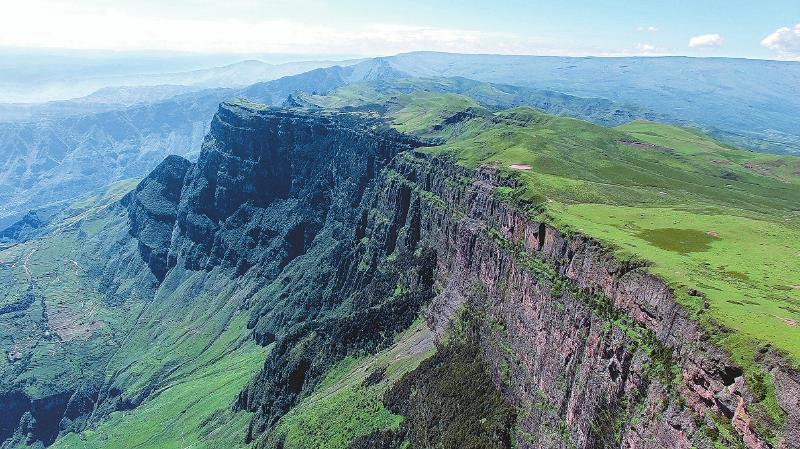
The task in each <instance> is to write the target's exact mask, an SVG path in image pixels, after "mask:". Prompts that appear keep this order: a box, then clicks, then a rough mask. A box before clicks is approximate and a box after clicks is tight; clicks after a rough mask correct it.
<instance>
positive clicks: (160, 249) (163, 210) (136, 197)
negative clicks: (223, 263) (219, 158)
mask: <svg viewBox="0 0 800 449" xmlns="http://www.w3.org/2000/svg"><path fill="white" fill-rule="evenodd" d="M190 166H191V163H190V162H189V161H188V160H186V159H184V158H182V157H180V156H169V157H167V158H166V159H164V162H162V163H161V164H159V165H158V167H156V168H155V170H153V172H152V173H150V174H149V175H148V176H147V177H146V178H144V179H143V180H142V181H141V182H140V183H139V185H138V186H136V189H135V190H133V191H132V192H130V193H128V194H127V195H125V196H124V197H123V198H122V200H121V203H122V205H123V206H125V207H127V208H128V217H129V218H130V234H131V236H133V237H134V238H136V239H137V241H138V243H139V253H140V254H141V256H142V259H144V261H145V262H146V263H147V265H148V266H149V267H150V271H152V272H153V275H155V276H156V278H157V279H158V280H162V279H164V276H165V275H166V273H167V269H168V266H167V253H168V251H169V246H170V243H171V241H172V228H173V227H174V226H175V219H176V218H177V213H178V200H179V199H180V196H181V190H182V189H183V178H184V177H185V176H186V172H187V171H188V170H189V167H190Z"/></svg>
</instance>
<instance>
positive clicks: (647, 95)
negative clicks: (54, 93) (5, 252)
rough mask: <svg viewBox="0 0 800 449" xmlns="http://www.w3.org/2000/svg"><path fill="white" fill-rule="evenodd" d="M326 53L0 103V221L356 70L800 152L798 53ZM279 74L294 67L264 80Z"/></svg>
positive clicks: (487, 100)
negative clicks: (251, 104)
mask: <svg viewBox="0 0 800 449" xmlns="http://www.w3.org/2000/svg"><path fill="white" fill-rule="evenodd" d="M333 64H337V63H334V62H325V61H323V62H320V61H315V62H306V63H302V62H301V63H288V64H278V65H271V64H266V63H261V62H258V61H243V62H240V63H237V64H233V65H228V66H225V67H219V68H212V69H205V70H197V71H189V72H179V73H171V74H158V75H152V76H140V77H138V78H137V77H135V76H134V77H132V78H131V77H129V78H125V79H124V81H126V82H127V81H131V86H133V87H122V86H119V85H117V86H115V87H106V88H103V89H100V90H98V91H96V92H94V93H92V94H90V95H88V96H84V97H82V98H78V99H74V100H69V101H59V102H50V103H44V104H36V105H7V104H6V105H0V121H2V122H1V123H0V228H4V227H5V226H7V225H9V224H11V223H12V222H13V221H15V220H17V219H18V218H20V217H22V216H23V215H24V214H25V213H27V212H28V211H29V210H32V209H37V208H40V207H43V206H46V205H51V204H53V203H56V202H59V201H62V200H65V199H70V198H75V197H77V196H81V195H83V194H86V193H89V192H92V191H94V190H95V189H97V188H99V187H102V186H104V185H106V184H108V183H109V182H112V181H115V180H119V179H124V178H131V177H140V176H143V175H144V174H146V173H147V172H148V171H149V170H151V169H152V168H153V167H155V165H156V164H157V163H158V162H160V161H161V160H163V158H164V157H165V156H166V155H169V154H177V155H181V156H184V157H188V158H190V159H192V155H193V154H196V152H197V151H198V149H199V146H200V143H201V141H202V136H203V135H204V134H205V132H206V131H207V129H208V124H209V122H210V120H211V117H212V115H213V113H214V111H215V110H216V108H217V105H218V104H219V103H220V102H221V101H223V100H225V99H227V98H231V97H243V98H246V99H249V100H252V101H257V102H260V103H265V104H268V105H279V104H282V103H283V102H284V101H286V99H287V98H289V97H290V96H293V98H292V101H300V102H303V101H306V100H307V99H304V98H303V95H302V93H306V94H325V93H328V92H330V91H332V90H335V89H337V88H340V87H343V86H347V85H352V84H355V83H362V82H373V83H381V82H390V81H392V80H400V79H410V78H418V77H425V78H428V81H426V82H427V83H428V84H429V85H428V86H426V88H429V89H432V90H435V91H439V92H454V93H462V94H468V95H469V96H470V97H472V98H475V99H477V100H478V101H479V102H481V103H482V104H483V105H484V106H486V107H496V108H506V107H512V106H520V105H527V106H532V107H536V108H539V109H541V110H544V111H545V112H548V113H551V114H556V115H563V116H568V117H574V118H581V119H585V120H589V121H593V122H595V123H598V124H602V125H606V126H613V125H618V124H621V123H624V122H626V121H630V120H633V119H649V120H659V121H663V122H670V123H677V124H682V125H694V126H697V127H699V128H701V129H702V130H704V131H706V132H708V133H709V134H711V135H713V136H715V137H717V138H719V139H721V140H723V141H726V142H728V143H732V144H735V145H739V146H742V147H745V148H748V149H753V150H757V151H765V152H774V153H800V129H798V128H797V127H796V117H798V116H800V96H797V95H795V94H793V92H794V89H795V87H796V86H797V85H800V63H791V62H778V61H754V60H740V59H724V58H713V59H711V58H706V59H703V58H673V57H669V58H558V57H535V56H497V55H458V54H445V53H430V52H420V53H409V54H401V55H397V56H392V57H385V58H373V59H369V60H365V61H361V62H358V61H347V62H343V63H338V64H339V65H333ZM315 66H316V67H317V68H315V69H313V70H309V69H311V68H313V67H315ZM320 66H329V67H320ZM301 71H302V72H304V73H301V74H296V75H291V74H292V73H296V72H301ZM282 75H289V76H283V77H282V78H279V79H276V80H270V78H272V77H279V76H282ZM442 77H456V78H452V79H450V80H449V81H446V82H444V81H441V80H442ZM257 80H263V81H262V82H254V81H257ZM437 80H438V81H437ZM419 82H420V81H419V80H418V81H415V83H417V84H415V86H414V88H417V87H419V85H418V83H419ZM487 83H491V84H487ZM151 84H152V85H151ZM208 86H233V87H227V88H207V87H208ZM241 86H244V87H241ZM389 87H391V88H392V89H395V90H398V91H399V92H401V91H402V83H395V84H394V85H393V86H385V85H384V86H381V88H382V89H386V88H389ZM485 89H488V90H487V91H486V92H483V93H482V90H485ZM498 93H502V95H498ZM293 94H298V95H293Z"/></svg>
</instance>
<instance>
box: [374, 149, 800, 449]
mask: <svg viewBox="0 0 800 449" xmlns="http://www.w3.org/2000/svg"><path fill="white" fill-rule="evenodd" d="M388 171H389V172H390V173H391V175H390V176H385V177H384V183H385V185H386V188H385V189H384V190H383V191H382V192H384V193H383V195H382V196H379V200H378V202H377V204H378V206H377V207H378V208H379V209H381V210H382V211H383V213H384V215H387V216H391V215H392V210H393V209H395V208H396V206H395V205H396V204H397V201H395V199H394V196H396V195H400V194H402V192H405V191H407V189H409V188H410V191H411V198H410V200H409V201H410V202H412V203H418V204H420V207H419V208H418V210H419V213H420V217H419V222H420V229H419V231H418V232H419V235H420V239H421V240H422V241H427V242H431V246H433V247H434V248H436V249H437V250H438V257H437V260H438V270H437V272H438V273H439V276H438V282H439V284H440V285H441V286H442V287H443V288H444V292H443V293H442V294H441V295H440V298H447V299H446V300H443V301H434V307H432V311H433V314H434V315H433V316H431V319H432V320H436V319H437V317H436V314H437V313H438V311H440V310H441V309H442V307H441V304H442V303H444V304H446V303H447V302H452V298H463V300H464V301H466V302H467V303H468V304H471V305H472V306H474V307H476V308H478V309H480V310H483V311H484V312H485V314H486V319H485V320H484V321H485V339H484V342H485V345H484V356H485V358H486V360H487V362H488V363H491V364H492V365H493V366H494V372H495V376H496V379H495V381H496V382H497V385H498V387H499V388H501V390H502V391H503V392H504V394H506V395H507V397H509V398H510V400H511V401H512V403H514V404H516V405H517V406H519V407H521V408H522V410H523V412H521V413H520V416H521V418H520V422H519V423H518V424H519V426H520V428H521V430H522V432H521V436H520V438H519V440H518V441H517V444H518V446H519V447H531V448H533V447H564V448H567V447H584V448H590V447H604V446H621V447H653V448H660V447H680V448H690V447H711V446H712V443H713V440H714V438H710V437H709V435H715V431H714V429H716V427H719V426H728V427H732V428H733V429H735V431H736V433H738V434H739V435H740V436H741V440H742V441H743V443H744V444H745V445H746V446H747V447H749V448H762V447H769V443H768V442H767V441H766V438H765V436H764V435H759V433H758V432H757V431H756V429H755V427H754V425H753V421H754V420H753V418H752V417H751V416H749V415H748V409H749V408H750V406H751V405H752V404H753V403H754V402H756V401H757V399H755V398H754V395H753V393H752V392H751V390H750V389H749V388H748V386H747V385H746V384H745V381H744V378H743V376H742V370H741V369H739V368H738V367H737V366H735V364H734V363H733V362H732V361H731V360H730V358H729V357H728V356H727V355H726V354H725V353H724V352H723V351H721V350H720V349H719V348H717V347H716V346H714V345H713V344H712V343H711V342H710V339H709V336H708V335H707V334H706V333H705V332H704V331H703V329H701V328H700V326H699V325H698V324H697V323H696V322H695V321H692V320H691V319H690V318H689V317H688V313H687V311H686V310H684V309H683V308H682V307H680V306H678V305H677V303H676V301H675V298H674V296H673V294H672V292H671V291H670V289H669V288H668V287H667V286H666V285H665V284H664V282H663V281H661V280H660V279H658V278H656V277H654V276H652V275H649V274H647V273H646V272H644V271H643V270H641V269H639V268H638V267H637V266H636V265H634V264H630V263H622V262H619V261H616V260H614V259H613V258H612V257H611V256H610V255H609V253H608V252H607V251H606V250H604V249H603V248H602V247H601V246H600V245H599V244H597V243H596V242H594V241H592V240H590V239H587V238H585V237H581V236H571V237H570V236H567V235H565V234H563V233H561V232H559V231H558V230H557V229H555V228H553V227H551V226H549V225H546V224H543V223H539V222H536V221H534V220H531V219H528V218H527V217H526V216H525V215H524V214H523V213H522V212H520V208H519V207H514V206H512V205H510V204H509V203H508V202H507V201H503V200H501V199H499V198H498V197H497V196H496V195H494V194H493V193H494V190H495V187H496V186H500V185H509V184H508V183H509V181H504V180H502V179H500V178H499V177H498V176H497V175H496V173H495V172H494V171H493V170H492V169H488V168H487V169H482V170H481V171H478V172H477V173H472V172H470V171H467V170H464V169H460V168H458V167H455V166H453V165H452V164H449V163H447V162H446V161H442V160H440V159H432V158H430V157H426V156H423V155H421V154H414V155H411V154H408V153H406V154H403V155H400V156H398V158H397V159H396V160H395V161H394V163H393V164H392V165H391V166H390V167H389V169H388ZM448 307H450V308H452V304H451V305H449V306H448ZM772 372H773V376H774V377H775V379H776V382H777V383H779V384H781V386H780V387H779V388H778V390H779V391H778V400H779V401H780V402H781V403H782V406H783V407H784V410H785V411H786V413H787V415H788V416H787V422H786V425H785V427H784V429H783V432H782V434H781V435H780V436H778V437H777V438H775V440H776V441H778V446H779V447H787V448H788V447H798V444H800V443H798V441H799V440H798V439H797V438H796V432H797V430H796V429H797V413H798V408H797V407H796V404H793V405H790V403H793V401H794V402H796V399H792V398H796V395H794V392H796V391H797V388H798V385H800V383H798V382H797V374H796V373H794V372H791V371H788V370H786V369H784V368H780V367H779V365H778V364H776V365H775V367H774V368H772ZM709 417H713V419H710V418H709ZM715 438H716V437H715ZM725 444H736V442H735V441H729V442H727V443H725Z"/></svg>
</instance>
